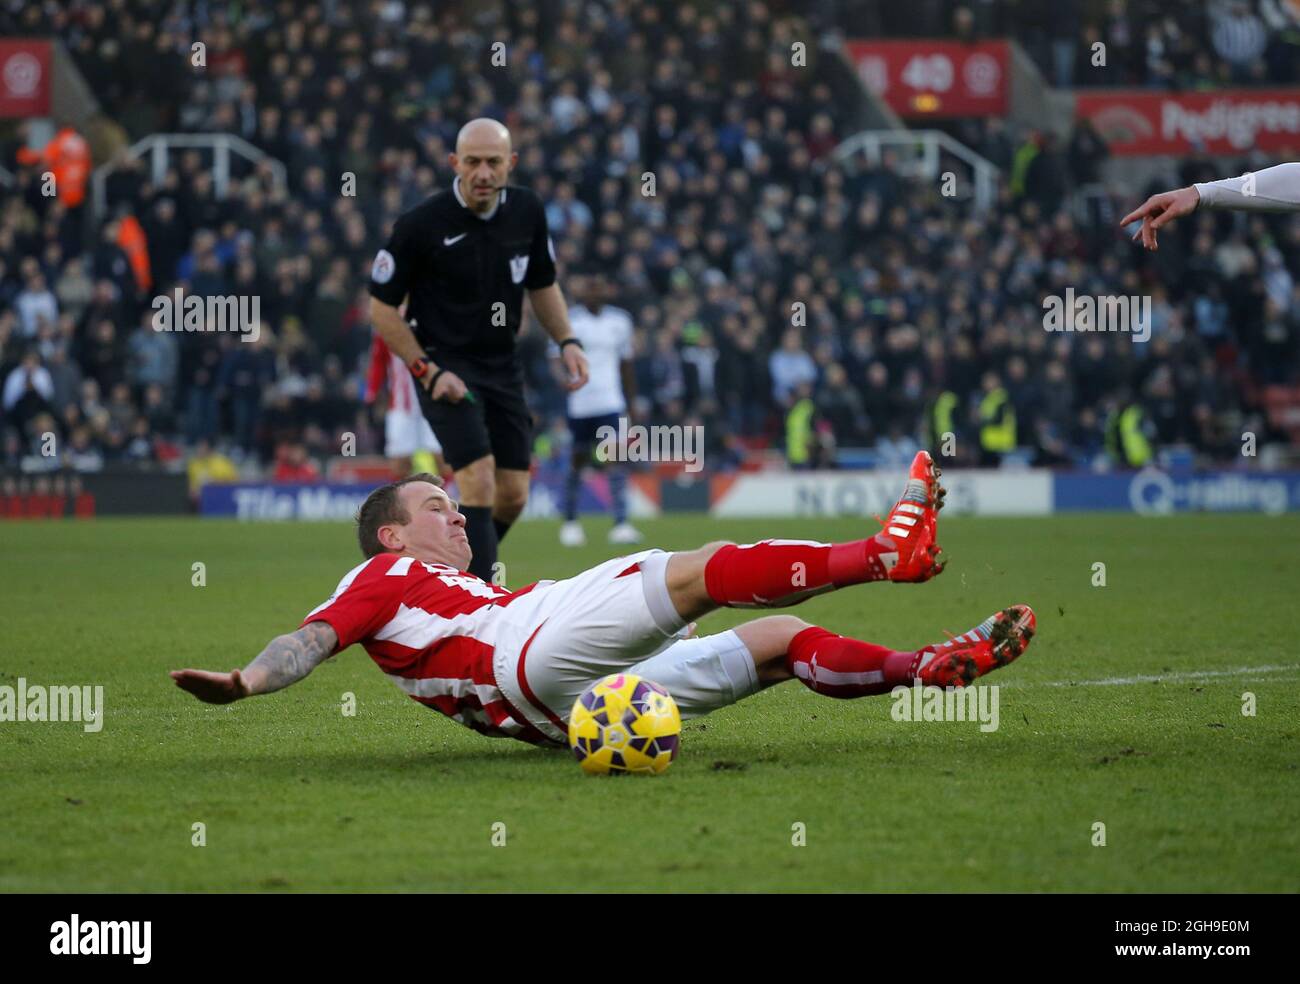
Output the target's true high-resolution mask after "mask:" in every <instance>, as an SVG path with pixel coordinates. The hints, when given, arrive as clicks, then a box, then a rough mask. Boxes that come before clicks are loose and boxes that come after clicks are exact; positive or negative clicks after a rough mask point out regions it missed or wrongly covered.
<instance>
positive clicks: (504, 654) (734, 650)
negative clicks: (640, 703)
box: [494, 550, 758, 741]
mask: <svg viewBox="0 0 1300 984" xmlns="http://www.w3.org/2000/svg"><path fill="white" fill-rule="evenodd" d="M670 556H672V555H671V554H668V553H665V552H664V551H662V550H643V551H641V552H639V553H635V554H631V555H629V556H626V557H618V558H615V559H614V560H609V561H606V562H605V563H603V564H600V565H598V566H596V567H593V568H591V569H590V570H588V571H584V572H583V573H581V574H579V575H577V576H576V577H573V578H569V579H568V580H565V581H556V582H554V584H551V585H547V586H546V588H545V589H539V590H544V591H545V595H544V600H543V599H538V601H540V602H541V604H540V605H538V606H536V607H535V608H534V607H533V606H527V607H529V608H532V609H533V611H531V612H530V622H531V624H532V625H533V626H535V628H533V629H532V631H531V633H530V635H529V636H528V638H527V639H526V641H525V642H524V643H523V645H522V646H521V647H520V648H519V650H518V652H519V655H518V656H517V657H516V656H515V655H514V649H513V647H506V646H498V647H497V653H496V657H495V661H494V670H495V672H496V678H497V686H498V687H500V688H501V692H502V693H503V694H504V695H505V697H506V699H507V700H508V701H509V702H510V703H511V704H512V705H513V706H514V707H515V708H517V709H518V710H519V711H520V712H522V713H523V714H524V715H525V716H526V717H527V718H528V720H529V723H530V724H532V725H533V726H534V727H535V728H537V729H538V730H539V731H541V732H542V733H543V734H545V735H547V736H548V737H550V738H552V739H554V740H556V741H567V739H568V720H569V712H570V710H571V709H572V708H573V704H574V701H576V700H577V699H578V697H579V695H580V694H582V692H583V691H584V690H586V689H587V688H588V687H590V686H591V685H592V684H593V683H595V682H596V681H597V680H599V679H601V678H602V677H605V676H608V675H609V674H611V673H620V672H629V673H635V674H637V675H639V676H644V677H646V678H647V679H649V680H653V681H654V682H655V683H658V684H661V685H662V686H663V687H665V688H666V689H667V690H668V692H669V693H670V694H672V695H673V698H674V699H675V700H676V701H677V705H678V708H679V710H680V711H681V714H682V717H683V718H691V717H698V716H700V715H701V714H707V713H708V712H709V711H712V710H716V709H717V708H719V707H724V706H726V705H727V704H732V703H735V702H736V701H737V700H740V699H741V698H742V697H746V696H748V695H749V694H752V693H754V692H755V691H757V690H758V671H757V670H756V669H755V667H754V660H753V657H752V656H751V655H750V653H749V650H748V649H747V648H746V647H745V644H744V643H743V642H741V640H740V638H739V637H738V636H737V635H736V633H735V632H731V631H728V632H723V633H720V634H718V635H715V636H706V637H704V638H698V639H682V638H681V635H682V633H683V632H684V631H685V626H686V623H685V622H684V620H683V619H682V617H681V616H680V615H679V614H678V613H677V611H676V609H675V608H674V607H673V604H672V601H671V599H670V598H669V595H668V583H667V569H668V558H669V557H670ZM527 597H528V596H527V595H525V596H523V598H527ZM523 598H521V599H520V601H522V600H523ZM512 607H514V606H513V604H512V605H509V606H507V607H506V609H505V611H507V612H508V611H509V610H510V608H512ZM521 614H522V612H521Z"/></svg>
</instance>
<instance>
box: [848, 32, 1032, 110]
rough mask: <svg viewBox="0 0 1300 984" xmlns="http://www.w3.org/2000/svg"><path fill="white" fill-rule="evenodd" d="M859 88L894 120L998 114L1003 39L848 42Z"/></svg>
mask: <svg viewBox="0 0 1300 984" xmlns="http://www.w3.org/2000/svg"><path fill="white" fill-rule="evenodd" d="M845 50H846V51H847V52H848V55H849V58H850V59H851V60H852V62H853V65H854V67H855V68H856V69H857V72H858V78H860V79H861V80H862V84H863V85H865V86H866V87H867V88H868V89H870V90H871V91H872V92H874V93H875V94H876V95H877V96H879V97H880V98H881V99H883V100H884V101H885V103H886V104H887V105H888V106H889V108H890V109H892V110H893V111H894V112H895V113H897V114H898V115H899V116H904V117H913V118H914V117H925V116H1004V115H1005V114H1006V111H1007V90H1008V83H1007V66H1008V64H1009V58H1008V54H1007V43H1006V42H1005V41H981V42H979V43H977V44H965V43H963V42H961V41H849V42H848V43H847V44H846V45H845Z"/></svg>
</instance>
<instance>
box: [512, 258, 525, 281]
mask: <svg viewBox="0 0 1300 984" xmlns="http://www.w3.org/2000/svg"><path fill="white" fill-rule="evenodd" d="M527 272H528V255H527V254H525V255H523V256H512V257H510V279H511V280H513V281H514V282H515V283H517V284H522V283H523V282H524V274H526V273H527Z"/></svg>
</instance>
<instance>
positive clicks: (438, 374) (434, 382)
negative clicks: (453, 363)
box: [429, 369, 447, 393]
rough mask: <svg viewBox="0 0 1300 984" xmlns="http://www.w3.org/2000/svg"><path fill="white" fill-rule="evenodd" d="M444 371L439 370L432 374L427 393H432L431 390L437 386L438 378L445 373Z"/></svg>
mask: <svg viewBox="0 0 1300 984" xmlns="http://www.w3.org/2000/svg"><path fill="white" fill-rule="evenodd" d="M446 371H447V370H446V369H439V370H438V371H437V372H435V373H434V374H433V378H432V379H430V380H429V392H430V393H432V392H433V388H434V387H435V386H437V385H438V377H439V376H441V375H442V374H443V373H444V372H446Z"/></svg>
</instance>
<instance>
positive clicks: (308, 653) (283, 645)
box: [244, 622, 338, 694]
mask: <svg viewBox="0 0 1300 984" xmlns="http://www.w3.org/2000/svg"><path fill="white" fill-rule="evenodd" d="M337 643H338V636H337V635H335V633H334V629H333V628H331V627H330V626H329V625H328V624H327V623H325V622H309V623H308V624H307V625H304V626H303V627H302V628H301V629H299V630H298V631H297V632H291V633H289V634H288V635H282V636H277V637H276V638H274V639H272V640H271V641H270V642H269V643H268V644H267V647H266V648H265V649H263V650H262V652H261V654H260V655H259V656H258V657H257V659H255V660H253V662H251V663H249V664H248V668H247V669H246V670H245V671H244V672H245V673H246V674H247V673H248V672H249V671H252V670H254V669H255V668H256V669H258V670H260V671H261V673H262V675H263V680H262V683H261V684H260V685H257V686H256V688H255V689H256V692H257V693H259V694H268V693H270V692H271V691H273V690H280V689H282V688H284V687H287V686H289V684H291V683H297V682H298V681H299V680H301V679H302V678H303V677H305V676H306V675H307V674H308V673H310V672H311V671H312V670H314V669H315V668H316V667H317V666H318V665H320V664H321V663H322V662H324V661H325V660H327V659H329V657H330V656H331V655H333V653H334V646H335V645H336V644H337ZM254 676H256V674H254Z"/></svg>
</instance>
